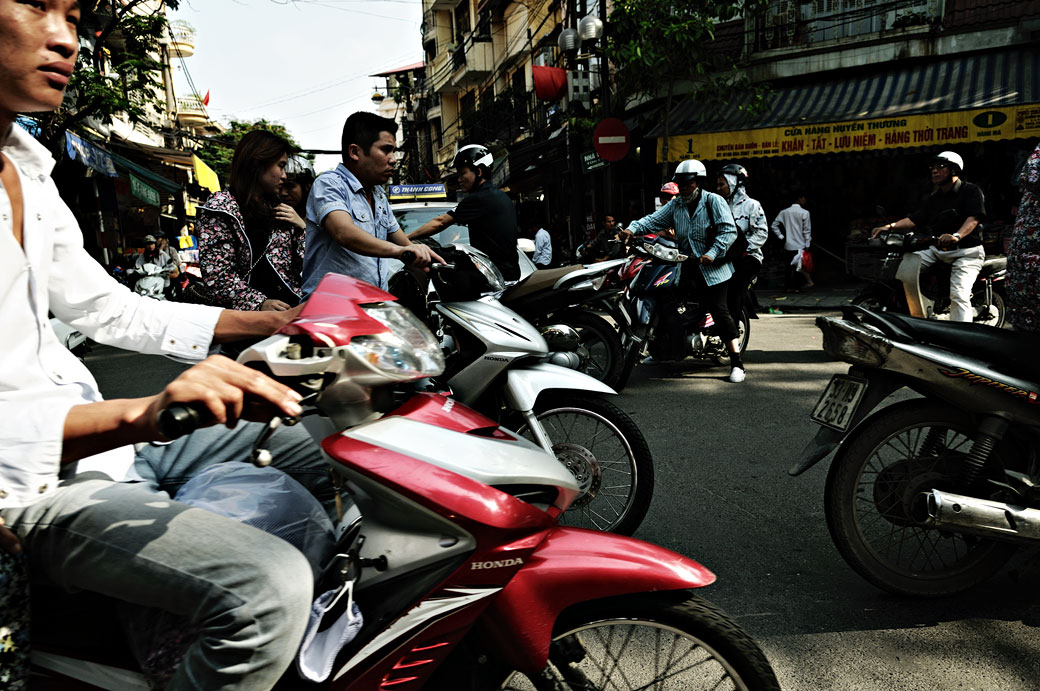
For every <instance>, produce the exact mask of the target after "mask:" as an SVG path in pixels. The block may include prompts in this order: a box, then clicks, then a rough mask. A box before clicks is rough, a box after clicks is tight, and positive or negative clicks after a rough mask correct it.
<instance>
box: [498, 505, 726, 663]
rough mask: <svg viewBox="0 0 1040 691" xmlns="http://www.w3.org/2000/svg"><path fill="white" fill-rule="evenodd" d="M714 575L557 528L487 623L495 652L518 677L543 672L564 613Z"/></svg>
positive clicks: (647, 549)
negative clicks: (606, 599)
mask: <svg viewBox="0 0 1040 691" xmlns="http://www.w3.org/2000/svg"><path fill="white" fill-rule="evenodd" d="M714 581H715V574H713V573H712V572H711V571H709V570H708V569H706V568H704V567H703V566H701V565H700V564H698V563H697V562H695V561H693V560H692V559H688V558H686V557H684V556H682V555H680V554H676V553H675V552H672V551H671V550H667V549H665V548H663V547H658V546H657V545H651V544H649V543H646V542H642V541H639V540H635V539H633V538H629V537H623V536H620V535H613V534H611V533H600V532H595V531H591V530H584V529H582V528H567V527H561V526H558V527H556V528H554V529H553V530H552V531H551V532H550V533H549V536H548V538H547V539H546V540H545V542H543V543H542V544H541V546H539V547H538V549H537V550H535V551H534V553H533V554H532V555H531V556H530V557H529V558H528V559H527V560H526V563H525V564H524V566H523V567H522V568H521V569H520V570H519V572H517V574H516V575H515V576H513V578H512V580H511V581H510V582H509V584H508V585H507V586H506V587H505V589H504V590H503V591H502V592H501V593H499V594H498V595H497V596H496V597H495V599H494V601H493V602H492V603H491V607H490V608H489V610H488V616H486V617H484V622H485V625H484V629H485V630H486V631H487V633H488V634H489V636H490V639H491V642H492V645H494V646H495V648H496V652H497V653H498V654H500V655H502V657H503V658H504V659H505V660H507V661H508V662H509V663H510V665H511V666H512V667H513V668H514V669H516V670H518V671H522V672H526V673H535V672H538V671H539V670H541V669H542V668H543V667H545V663H546V661H547V660H548V655H549V643H550V641H551V639H552V632H553V626H554V625H555V624H556V619H557V618H558V617H559V615H560V613H561V612H563V610H565V609H567V608H568V607H570V606H572V605H576V604H579V603H582V602H588V601H590V600H596V599H599V598H604V597H612V596H617V595H627V594H630V593H642V592H653V591H664V590H683V589H686V588H700V587H703V586H706V585H710V584H711V583H713V582H714Z"/></svg>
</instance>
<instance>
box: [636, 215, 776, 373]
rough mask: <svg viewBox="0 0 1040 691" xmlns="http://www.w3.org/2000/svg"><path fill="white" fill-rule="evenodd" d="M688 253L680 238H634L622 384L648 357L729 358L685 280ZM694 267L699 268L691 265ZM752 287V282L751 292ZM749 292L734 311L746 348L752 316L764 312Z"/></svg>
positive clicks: (718, 360)
mask: <svg viewBox="0 0 1040 691" xmlns="http://www.w3.org/2000/svg"><path fill="white" fill-rule="evenodd" d="M687 258H688V257H687V255H685V254H682V253H681V252H680V251H679V246H678V244H677V243H676V242H675V241H674V240H670V239H668V238H664V237H661V236H657V235H645V236H642V237H641V238H636V239H635V241H634V251H633V255H632V256H631V257H629V258H628V260H627V262H626V263H625V264H624V265H623V266H622V267H620V268H619V269H618V276H619V279H620V281H621V283H622V284H624V285H625V292H624V296H623V298H622V299H621V301H620V302H619V309H618V310H617V311H616V313H615V314H616V315H617V319H618V322H619V324H620V325H621V340H622V347H623V349H624V353H625V355H624V361H623V363H622V370H621V379H620V383H619V387H620V386H624V385H625V384H626V383H627V382H628V378H629V376H630V375H631V373H632V369H633V368H634V367H635V365H636V363H637V362H639V361H640V360H641V359H642V358H644V357H646V356H647V355H650V356H652V357H653V358H654V360H681V359H683V358H685V357H687V356H693V357H695V358H702V359H710V360H714V361H715V362H716V363H718V364H720V365H726V364H729V351H728V350H727V349H726V344H725V343H724V342H723V341H722V339H721V338H719V336H718V334H717V332H716V329H715V322H714V320H713V319H712V317H711V314H710V313H708V311H707V310H706V309H705V308H704V307H703V306H702V305H701V304H700V303H699V302H698V301H697V296H696V295H692V294H689V293H688V292H687V291H686V290H685V289H683V288H682V287H681V286H680V284H679V271H680V267H681V266H682V263H683V262H685V261H686V259H687ZM688 270H691V271H696V270H697V267H696V266H695V265H693V264H691V265H690V268H689V269H688ZM749 292H750V288H749V289H748V291H747V293H749ZM747 293H745V296H744V308H743V310H741V314H739V315H733V321H734V322H736V325H737V331H738V336H737V339H738V343H739V346H740V352H741V353H742V354H743V352H744V351H745V350H746V349H747V344H748V340H749V338H750V337H751V319H752V318H756V319H757V318H758V315H756V314H755V310H754V308H753V307H752V303H751V298H750V296H749V295H748V294H747Z"/></svg>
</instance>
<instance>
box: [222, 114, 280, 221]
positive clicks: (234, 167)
mask: <svg viewBox="0 0 1040 691" xmlns="http://www.w3.org/2000/svg"><path fill="white" fill-rule="evenodd" d="M293 153H295V149H294V148H293V146H292V144H290V143H289V142H287V141H285V140H284V139H282V138H281V137H279V136H278V135H277V134H274V133H272V132H268V131H267V130H252V131H250V132H246V134H245V135H244V136H243V137H242V139H241V140H239V142H238V146H236V147H235V155H234V157H233V158H232V159H231V183H230V184H229V185H228V187H229V188H230V190H231V195H232V196H233V197H234V198H235V201H237V202H238V208H239V209H240V210H241V211H242V217H243V218H244V219H245V222H246V228H250V229H260V228H263V229H266V230H269V229H270V227H271V220H272V218H273V217H274V214H273V207H275V206H277V205H278V196H277V194H275V195H265V194H264V191H263V190H262V189H261V188H260V176H261V175H262V174H263V173H264V171H266V170H267V169H268V168H270V167H271V166H272V165H273V164H274V163H276V162H277V161H278V159H279V158H281V157H282V154H293Z"/></svg>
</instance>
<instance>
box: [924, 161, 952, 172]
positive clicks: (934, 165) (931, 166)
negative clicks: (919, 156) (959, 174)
mask: <svg viewBox="0 0 1040 691" xmlns="http://www.w3.org/2000/svg"><path fill="white" fill-rule="evenodd" d="M949 167H950V166H949V164H947V163H929V164H928V170H935V169H936V168H949Z"/></svg>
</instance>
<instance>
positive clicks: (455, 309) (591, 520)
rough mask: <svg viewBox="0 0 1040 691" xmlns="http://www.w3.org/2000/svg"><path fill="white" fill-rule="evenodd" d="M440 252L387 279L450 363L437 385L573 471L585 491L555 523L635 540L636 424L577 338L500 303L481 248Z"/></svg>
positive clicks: (648, 464)
mask: <svg viewBox="0 0 1040 691" xmlns="http://www.w3.org/2000/svg"><path fill="white" fill-rule="evenodd" d="M437 252H438V254H440V255H441V257H443V258H444V259H445V261H446V262H448V263H447V264H444V265H434V266H433V267H431V271H430V272H429V273H428V274H424V273H422V272H415V271H410V272H407V273H406V272H401V273H400V274H399V275H398V276H397V277H396V278H395V279H394V280H391V282H390V292H391V293H393V294H394V295H395V296H397V297H398V299H399V300H400V303H401V304H402V305H404V306H405V307H408V308H409V309H411V310H412V311H413V312H414V313H415V314H417V315H419V316H420V318H422V319H423V320H424V321H425V322H426V324H427V326H429V327H430V329H431V330H432V331H433V332H434V333H435V334H436V335H437V336H438V337H439V338H440V340H441V344H442V347H443V350H444V353H445V358H446V367H445V371H444V374H443V375H442V376H441V377H439V378H438V379H437V380H436V381H434V382H433V383H432V384H433V386H435V387H440V388H443V389H445V390H448V391H450V392H451V394H452V397H453V398H455V399H456V400H458V401H460V402H462V403H465V404H466V405H468V406H470V407H471V408H474V409H476V410H477V411H479V412H481V413H483V414H484V415H486V416H487V417H490V418H491V419H493V420H496V421H498V422H499V423H500V424H502V425H503V426H504V427H507V428H509V429H512V430H515V431H516V432H518V433H519V434H521V435H522V436H524V437H525V438H527V439H529V440H530V441H533V442H534V443H536V444H538V445H539V446H541V447H542V448H544V449H545V450H546V451H548V452H550V453H552V454H554V455H555V456H556V458H557V459H558V460H559V461H560V463H562V464H563V465H564V466H565V467H566V468H567V469H568V470H569V471H570V472H571V473H572V474H573V475H574V478H575V480H576V481H577V483H578V486H579V488H580V490H581V494H580V495H579V497H578V499H577V500H576V501H575V502H574V504H572V505H571V508H570V509H569V510H568V511H567V512H566V513H565V514H564V516H563V517H562V518H561V523H563V524H566V525H573V526H577V527H582V528H590V529H593V530H603V531H610V532H615V533H621V534H625V535H630V534H632V533H633V532H634V531H635V529H636V528H637V527H639V524H640V523H641V522H642V520H643V517H644V516H645V515H646V512H647V509H648V508H649V506H650V498H651V496H652V495H653V486H654V465H653V457H652V456H651V453H650V448H649V446H648V445H647V443H646V439H645V438H644V436H643V433H642V432H641V431H640V429H639V427H638V426H637V425H636V424H635V422H634V421H633V420H632V418H631V417H629V415H628V414H627V413H625V411H623V410H622V409H621V408H619V407H618V406H617V405H615V404H614V403H613V402H612V401H610V400H609V398H610V397H612V396H614V395H615V394H616V392H615V391H614V390H613V389H611V388H610V387H609V386H607V385H606V384H604V383H603V382H601V381H599V380H597V379H595V378H593V377H591V376H589V375H587V374H585V373H583V372H581V371H578V370H577V368H578V367H579V363H580V357H579V355H578V353H577V350H578V349H579V347H580V343H581V339H580V337H579V335H578V334H577V333H576V332H575V330H574V329H572V328H571V327H569V326H567V325H566V324H562V323H561V324H543V325H542V326H541V327H535V326H533V325H532V324H531V323H530V322H528V321H526V320H525V319H524V318H523V317H521V316H520V315H519V314H517V313H516V312H514V311H512V310H511V309H509V308H507V307H505V306H504V305H503V304H502V303H501V302H500V301H499V297H500V296H501V295H502V293H503V292H504V291H505V288H506V286H505V282H504V281H503V280H502V274H501V273H500V272H499V271H498V269H497V268H496V267H495V265H494V263H493V262H492V261H491V260H490V259H489V258H488V257H487V255H485V254H483V253H482V252H480V251H478V250H476V249H474V248H472V247H470V246H468V245H462V244H459V245H454V246H447V247H443V248H439V249H438V250H437ZM406 276H407V277H411V278H412V279H417V280H410V279H406ZM549 341H551V342H552V349H550V344H549Z"/></svg>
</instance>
